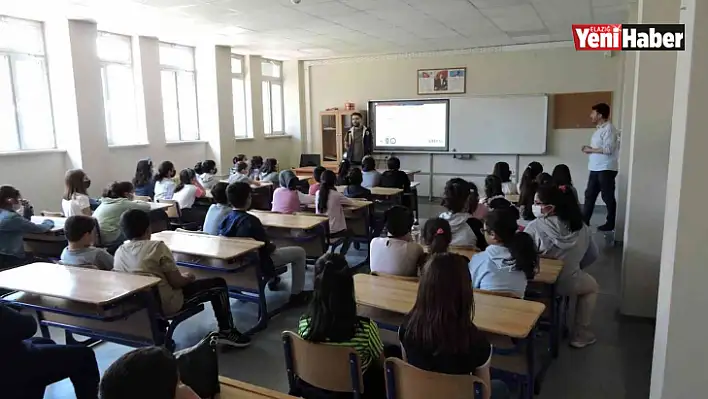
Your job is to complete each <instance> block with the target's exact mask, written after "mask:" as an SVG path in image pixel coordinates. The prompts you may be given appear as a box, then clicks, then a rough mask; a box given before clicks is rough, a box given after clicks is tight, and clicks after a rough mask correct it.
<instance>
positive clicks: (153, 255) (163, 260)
mask: <svg viewBox="0 0 708 399" xmlns="http://www.w3.org/2000/svg"><path fill="white" fill-rule="evenodd" d="M120 227H121V230H122V231H123V235H124V236H125V238H126V239H128V240H130V241H127V242H126V243H124V244H123V245H121V246H120V248H118V251H116V256H115V262H114V270H116V271H119V272H125V273H134V274H141V275H149V276H154V277H157V278H159V279H160V282H159V283H158V284H157V289H158V292H159V293H160V303H161V305H162V313H163V314H165V315H167V316H169V315H171V314H174V313H176V312H178V311H179V310H181V309H182V308H183V306H184V305H185V304H198V303H204V302H211V306H212V308H214V316H215V317H216V320H217V321H218V324H219V343H221V344H225V345H229V346H234V347H237V348H243V347H245V346H248V345H250V343H251V340H250V338H248V337H247V336H245V335H243V334H241V333H240V332H239V331H238V330H237V329H236V327H234V321H233V319H232V317H231V306H230V304H229V289H228V287H227V286H226V281H224V279H223V278H221V277H214V278H205V279H200V280H196V279H195V277H194V275H193V274H191V273H180V271H179V269H178V268H177V264H176V263H175V258H174V256H173V255H172V252H171V251H170V249H169V248H168V247H167V245H165V243H164V242H162V241H152V240H150V234H151V231H150V216H149V215H148V213H147V212H144V211H141V210H138V209H131V210H129V211H127V212H125V213H124V214H123V216H121V218H120Z"/></svg>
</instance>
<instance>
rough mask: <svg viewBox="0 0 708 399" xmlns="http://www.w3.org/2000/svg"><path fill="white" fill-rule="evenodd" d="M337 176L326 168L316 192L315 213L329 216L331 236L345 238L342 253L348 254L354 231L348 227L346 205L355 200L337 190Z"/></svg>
mask: <svg viewBox="0 0 708 399" xmlns="http://www.w3.org/2000/svg"><path fill="white" fill-rule="evenodd" d="M336 185H337V176H336V175H335V174H334V172H332V171H331V170H325V171H324V172H322V176H321V177H320V189H319V190H317V193H316V194H315V211H316V212H315V213H317V214H318V215H327V217H328V218H329V231H330V233H329V237H330V238H344V241H343V242H342V248H341V249H340V251H339V252H340V253H341V254H342V255H346V253H347V251H348V250H349V245H350V243H351V236H352V232H351V231H350V230H349V229H348V228H347V220H346V218H345V217H344V208H343V206H344V205H351V204H353V203H354V202H353V201H352V200H351V199H349V198H347V197H345V196H344V195H342V194H341V193H340V192H339V191H337V187H336Z"/></svg>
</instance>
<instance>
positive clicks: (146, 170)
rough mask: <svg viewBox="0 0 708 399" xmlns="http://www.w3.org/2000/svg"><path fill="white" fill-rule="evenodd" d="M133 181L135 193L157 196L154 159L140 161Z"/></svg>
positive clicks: (143, 195) (142, 195)
mask: <svg viewBox="0 0 708 399" xmlns="http://www.w3.org/2000/svg"><path fill="white" fill-rule="evenodd" d="M132 183H133V187H135V195H139V196H141V197H150V198H155V179H154V178H153V176H152V161H151V160H150V159H141V160H139V161H138V165H137V166H136V167H135V176H134V177H133V181H132Z"/></svg>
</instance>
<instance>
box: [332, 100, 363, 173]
mask: <svg viewBox="0 0 708 399" xmlns="http://www.w3.org/2000/svg"><path fill="white" fill-rule="evenodd" d="M357 112H358V113H360V114H361V115H362V117H363V118H362V119H363V120H364V125H368V119H367V118H366V111H322V112H320V134H321V135H322V141H321V142H322V161H323V162H328V161H333V162H341V161H342V158H344V152H345V151H346V143H345V142H344V141H345V140H346V137H347V133H348V132H349V129H351V127H352V114H354V113H357Z"/></svg>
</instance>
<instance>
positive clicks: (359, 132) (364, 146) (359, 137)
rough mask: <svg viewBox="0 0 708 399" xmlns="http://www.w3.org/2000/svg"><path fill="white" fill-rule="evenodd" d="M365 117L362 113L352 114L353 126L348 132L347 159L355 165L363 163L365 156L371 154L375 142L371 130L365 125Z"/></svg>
mask: <svg viewBox="0 0 708 399" xmlns="http://www.w3.org/2000/svg"><path fill="white" fill-rule="evenodd" d="M363 119H364V118H363V117H362V116H361V114H360V113H358V112H355V113H353V114H352V128H351V129H349V132H347V137H346V140H345V142H346V144H347V159H348V160H349V162H351V163H352V164H354V165H361V160H362V159H364V157H365V156H367V155H371V151H372V150H373V147H374V143H373V140H372V137H371V130H370V129H369V128H368V127H366V126H364V121H363Z"/></svg>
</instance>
